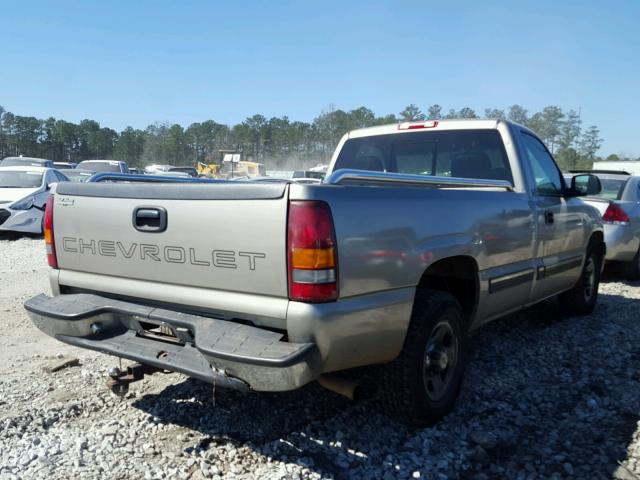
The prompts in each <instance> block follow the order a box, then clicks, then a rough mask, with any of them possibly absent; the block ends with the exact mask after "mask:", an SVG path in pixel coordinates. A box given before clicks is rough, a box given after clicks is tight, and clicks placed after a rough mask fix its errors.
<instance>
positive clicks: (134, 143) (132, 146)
mask: <svg viewBox="0 0 640 480" xmlns="http://www.w3.org/2000/svg"><path fill="white" fill-rule="evenodd" d="M145 142H146V135H145V133H144V132H143V131H142V130H137V129H134V128H133V127H127V128H125V129H124V130H123V131H122V132H120V135H119V137H118V142H117V143H116V146H115V149H114V152H113V156H114V157H115V158H116V159H117V160H121V161H123V162H127V163H128V164H129V165H131V166H134V167H135V166H142V162H141V160H142V154H143V153H144V147H145Z"/></svg>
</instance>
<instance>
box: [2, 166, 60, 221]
mask: <svg viewBox="0 0 640 480" xmlns="http://www.w3.org/2000/svg"><path fill="white" fill-rule="evenodd" d="M67 180H68V179H67V177H66V176H65V175H64V174H63V173H61V172H58V171H57V170H55V169H53V168H43V167H31V166H27V167H24V166H13V167H0V231H2V230H4V231H15V232H25V233H43V227H44V225H43V219H44V207H45V204H46V203H47V198H48V197H49V192H50V191H51V187H52V186H53V185H55V184H56V183H58V182H66V181H67Z"/></svg>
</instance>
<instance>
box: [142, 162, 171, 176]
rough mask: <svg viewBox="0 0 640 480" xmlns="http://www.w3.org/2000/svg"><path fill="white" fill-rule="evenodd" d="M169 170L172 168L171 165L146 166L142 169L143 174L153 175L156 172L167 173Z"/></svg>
mask: <svg viewBox="0 0 640 480" xmlns="http://www.w3.org/2000/svg"><path fill="white" fill-rule="evenodd" d="M171 168H173V165H159V164H153V165H147V166H146V167H144V173H146V174H149V175H155V174H156V173H158V172H168V171H169V170H170V169H171Z"/></svg>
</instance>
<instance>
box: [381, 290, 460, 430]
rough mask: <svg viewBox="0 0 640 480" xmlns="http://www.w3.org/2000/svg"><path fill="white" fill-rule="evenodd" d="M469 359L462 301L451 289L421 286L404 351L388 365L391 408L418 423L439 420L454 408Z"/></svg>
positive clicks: (385, 397) (386, 400) (385, 380)
mask: <svg viewBox="0 0 640 480" xmlns="http://www.w3.org/2000/svg"><path fill="white" fill-rule="evenodd" d="M443 332H444V336H443V337H442V339H441V340H438V339H437V338H436V337H437V336H439V335H442V334H443ZM436 344H438V345H436ZM428 352H429V354H428ZM466 361H467V332H466V328H465V324H464V315H463V312H462V308H461V307H460V304H459V303H458V302H457V301H456V299H455V298H453V297H452V296H451V295H449V294H448V293H445V292H440V291H434V290H422V291H421V290H418V292H417V293H416V299H415V302H414V306H413V313H412V316H411V322H410V324H409V329H408V331H407V336H406V338H405V342H404V348H403V350H402V353H401V354H400V356H399V357H398V358H397V359H396V360H394V361H393V362H391V363H389V364H387V365H385V366H384V368H383V372H382V384H381V390H382V392H381V393H382V395H381V397H382V402H383V408H384V411H385V413H386V414H387V415H389V416H390V417H392V418H394V419H395V420H398V421H400V422H402V423H405V424H407V425H409V426H412V427H423V426H429V425H433V424H434V423H435V422H437V421H438V420H440V419H441V418H442V417H444V416H445V415H446V414H447V413H449V412H450V411H451V409H452V408H453V406H454V403H455V401H456V398H457V396H458V391H459V390H460V385H461V382H462V377H463V375H464V369H465V366H466ZM429 364H431V366H430V367H429V366H428V365H429ZM438 378H439V379H440V380H438ZM435 386H437V387H442V388H434V387H435Z"/></svg>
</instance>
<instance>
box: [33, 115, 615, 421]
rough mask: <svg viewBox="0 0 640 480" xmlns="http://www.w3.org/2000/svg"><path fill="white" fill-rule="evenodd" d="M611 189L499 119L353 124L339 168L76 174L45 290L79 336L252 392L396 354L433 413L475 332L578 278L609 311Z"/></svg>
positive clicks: (574, 305) (420, 407)
mask: <svg viewBox="0 0 640 480" xmlns="http://www.w3.org/2000/svg"><path fill="white" fill-rule="evenodd" d="M598 190H599V182H598V180H597V178H595V177H593V176H591V175H588V174H583V175H577V176H575V177H573V178H572V179H571V181H570V184H566V183H565V180H564V179H563V177H562V175H561V173H560V171H559V170H558V167H557V166H556V164H555V162H554V160H553V158H552V156H551V154H550V153H549V151H548V150H547V148H546V147H545V146H544V144H543V143H542V142H541V141H540V140H539V139H538V137H537V136H536V135H535V134H534V133H533V132H531V131H530V130H528V129H526V128H524V127H522V126H520V125H516V124H513V123H509V122H505V121H492V120H483V121H468V120H466V121H441V122H437V121H436V122H418V123H407V124H399V125H387V126H381V127H374V128H369V129H363V130H357V131H353V132H350V133H348V134H347V135H345V136H344V138H343V139H342V141H341V142H340V143H339V145H338V147H337V149H336V152H335V154H334V156H333V159H332V161H331V165H330V167H329V171H328V173H327V177H326V179H325V180H324V181H323V182H322V183H319V184H296V183H293V182H288V181H273V182H269V181H266V182H265V181H260V182H257V181H247V182H237V181H236V182H225V181H220V182H215V183H213V184H211V183H209V184H201V183H193V184H189V183H177V184H144V183H129V182H128V183H117V182H115V183H114V182H111V183H86V184H81V183H65V184H60V185H59V186H58V189H57V191H56V193H55V195H53V196H52V197H51V198H50V199H49V203H48V206H47V209H46V232H45V239H46V244H47V253H48V258H49V264H50V265H51V267H52V268H51V272H50V279H51V287H52V291H53V294H54V295H53V297H48V296H45V295H40V296H37V297H35V298H32V299H30V300H29V301H27V302H26V304H25V307H26V309H27V311H28V312H29V315H30V316H31V318H32V319H33V321H34V323H35V324H36V325H37V326H38V327H39V328H40V329H41V330H42V331H44V332H46V333H48V334H49V335H51V336H53V337H55V338H57V339H59V340H60V341H63V342H66V343H69V344H71V345H76V346H78V347H81V348H88V349H92V350H98V351H101V352H104V353H107V354H110V355H114V356H116V357H122V358H126V359H131V360H134V361H137V362H140V363H141V364H143V365H146V366H147V367H153V368H158V369H165V370H172V371H177V372H182V373H185V374H187V375H190V376H192V377H196V378H199V379H201V380H204V381H207V382H211V383H215V384H216V385H217V386H224V387H230V388H236V389H240V390H246V391H257V392H260V391H283V390H291V389H296V388H299V387H302V386H303V385H305V384H307V383H308V382H311V381H314V380H318V379H319V380H321V382H322V383H323V384H325V385H328V386H330V387H331V386H333V387H334V388H335V387H336V385H337V382H338V381H339V379H340V372H341V371H344V370H348V369H354V368H355V367H363V366H369V365H382V369H381V370H382V371H381V373H380V378H379V381H380V384H381V386H382V389H383V392H384V395H383V398H385V399H386V402H387V407H388V412H389V414H391V415H393V416H395V417H396V418H399V419H401V420H404V421H407V422H410V423H414V424H428V423H431V422H433V421H435V420H437V419H438V418H440V417H441V416H442V415H444V414H446V413H447V412H448V411H449V410H450V409H451V408H452V406H453V404H454V401H455V398H456V395H457V393H458V390H459V387H460V383H461V380H462V377H463V373H464V367H465V363H466V360H467V337H468V334H469V332H471V331H472V330H474V329H477V328H478V327H480V326H482V325H483V324H484V323H486V322H488V321H490V320H492V319H495V318H498V317H500V316H503V315H505V314H508V313H510V312H514V311H517V310H520V309H523V308H526V307H527V306H529V305H532V304H534V303H536V302H539V301H541V300H544V299H546V298H549V297H552V296H554V295H558V294H559V295H561V297H562V302H561V303H562V305H563V306H564V307H565V309H566V310H567V311H568V312H569V313H572V314H588V313H590V312H591V311H592V309H593V308H594V305H595V302H596V298H597V293H598V282H599V278H600V271H601V265H602V260H603V256H604V253H605V245H604V241H603V227H602V222H601V218H600V215H599V214H598V212H597V211H596V210H595V209H594V208H593V207H591V206H589V205H586V204H585V203H584V202H583V201H582V200H581V199H580V196H581V195H586V194H593V193H595V192H597V191H598ZM120 373H122V372H120ZM120 373H118V372H115V374H114V376H115V377H116V378H119V375H120ZM134 373H135V372H134ZM134 376H135V375H134ZM343 385H344V384H343Z"/></svg>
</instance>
